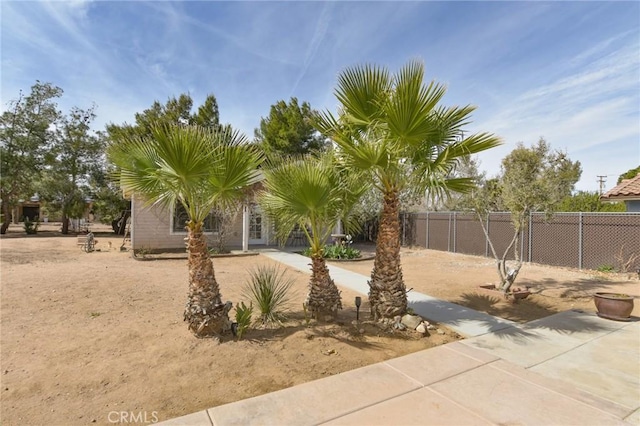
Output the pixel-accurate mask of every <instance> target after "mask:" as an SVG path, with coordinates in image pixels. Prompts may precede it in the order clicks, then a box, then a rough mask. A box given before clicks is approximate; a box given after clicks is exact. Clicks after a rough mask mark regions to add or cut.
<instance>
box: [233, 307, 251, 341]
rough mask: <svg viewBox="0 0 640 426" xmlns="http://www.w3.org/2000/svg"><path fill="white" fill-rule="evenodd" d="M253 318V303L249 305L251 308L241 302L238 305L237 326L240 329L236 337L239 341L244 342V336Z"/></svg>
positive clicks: (237, 330)
mask: <svg viewBox="0 0 640 426" xmlns="http://www.w3.org/2000/svg"><path fill="white" fill-rule="evenodd" d="M252 316H253V303H249V306H247V305H245V304H244V302H240V304H239V305H236V324H237V325H238V328H237V329H236V336H237V337H238V340H242V336H244V333H245V332H246V331H247V330H248V329H249V326H251V317H252Z"/></svg>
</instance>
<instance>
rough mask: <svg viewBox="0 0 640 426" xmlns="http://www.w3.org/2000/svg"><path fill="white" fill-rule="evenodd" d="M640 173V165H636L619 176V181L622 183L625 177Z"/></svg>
mask: <svg viewBox="0 0 640 426" xmlns="http://www.w3.org/2000/svg"><path fill="white" fill-rule="evenodd" d="M638 173H640V166H638V167H636V168H635V169H630V170H627V171H626V172H624V173H623V174H621V175H620V176H619V177H618V183H619V184H620V183H622V181H623V180H625V179H632V178H634V177H636V176H637V175H638Z"/></svg>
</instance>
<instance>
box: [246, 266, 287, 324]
mask: <svg viewBox="0 0 640 426" xmlns="http://www.w3.org/2000/svg"><path fill="white" fill-rule="evenodd" d="M249 274H250V275H251V279H250V281H249V282H247V284H246V286H245V293H246V294H247V296H248V297H249V298H250V299H251V300H252V301H253V302H255V305H256V307H257V308H258V309H259V310H260V321H261V322H262V324H263V325H267V324H269V323H276V324H282V320H284V319H285V316H284V314H283V311H284V310H285V309H286V306H287V304H288V302H289V291H290V290H291V286H292V285H293V279H291V278H289V277H286V276H285V275H286V271H285V270H280V268H279V267H277V266H258V267H257V268H255V269H253V270H251V271H249Z"/></svg>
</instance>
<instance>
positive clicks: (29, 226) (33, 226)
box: [24, 217, 40, 235]
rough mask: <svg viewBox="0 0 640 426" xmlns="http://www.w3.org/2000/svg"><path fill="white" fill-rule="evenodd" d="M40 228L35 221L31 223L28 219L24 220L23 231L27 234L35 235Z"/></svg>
mask: <svg viewBox="0 0 640 426" xmlns="http://www.w3.org/2000/svg"><path fill="white" fill-rule="evenodd" d="M39 227H40V221H39V220H38V219H36V221H35V222H32V221H31V219H29V218H28V217H27V218H25V219H24V231H25V232H26V233H27V234H29V235H32V234H37V233H38V228H39Z"/></svg>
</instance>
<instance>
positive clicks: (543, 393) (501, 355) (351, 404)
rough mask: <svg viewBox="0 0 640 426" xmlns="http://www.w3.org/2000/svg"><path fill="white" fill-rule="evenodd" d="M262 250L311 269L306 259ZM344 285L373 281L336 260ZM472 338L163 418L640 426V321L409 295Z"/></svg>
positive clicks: (360, 286) (359, 286) (218, 424)
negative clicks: (481, 308) (477, 306)
mask: <svg viewBox="0 0 640 426" xmlns="http://www.w3.org/2000/svg"><path fill="white" fill-rule="evenodd" d="M263 254H265V255H267V256H269V257H271V258H274V259H276V260H278V261H280V262H283V263H285V264H287V265H289V266H291V267H294V268H297V269H300V270H307V269H308V265H307V264H308V259H306V258H304V257H302V256H299V255H295V254H292V253H283V252H277V251H268V252H263ZM330 271H331V276H332V277H333V278H334V280H335V282H336V284H338V285H339V286H341V287H348V288H350V289H352V290H355V291H358V292H360V293H362V294H366V293H367V291H368V286H367V284H366V281H367V278H366V277H364V276H362V275H360V274H355V273H352V272H349V271H345V270H344V269H341V268H337V267H335V266H333V265H332V266H331V267H330ZM409 295H410V296H411V297H410V303H411V306H412V307H413V308H414V309H415V310H416V312H417V313H419V314H420V315H422V316H424V317H426V318H429V319H432V320H435V321H438V322H442V323H445V324H447V325H448V326H450V327H452V328H454V329H456V330H457V331H458V332H459V333H460V334H462V335H465V336H469V338H467V339H465V340H463V341H459V342H454V343H450V344H447V345H443V346H439V347H436V348H432V349H428V350H424V351H421V352H417V353H414V354H410V355H406V356H404V357H400V358H396V359H392V360H388V361H386V362H382V363H378V364H374V365H370V366H367V367H363V368H360V369H357V370H352V371H348V372H345V373H342V374H337V375H335V376H331V377H327V378H324V379H320V380H316V381H313V382H308V383H304V384H301V385H298V386H294V387H291V388H287V389H283V390H280V391H277V392H273V393H269V394H265V395H261V396H258V397H255V398H250V399H246V400H242V401H237V402H234V403H231V404H226V405H222V406H218V407H214V408H210V409H208V410H204V411H200V412H197V413H193V414H190V415H188V416H184V417H180V418H176V419H172V420H169V421H167V422H164V423H162V424H163V425H207V426H209V425H215V426H226V425H252V424H255V425H317V424H332V425H441V424H442V425H476V424H480V425H499V424H514V425H515V424H517V425H527V424H529V425H629V424H631V425H640V322H639V321H632V322H628V323H625V322H615V321H609V320H605V319H601V318H598V317H597V316H595V315H593V314H587V313H582V312H576V311H568V312H563V313H560V314H556V315H553V316H550V317H547V318H543V319H541V320H538V321H533V322H530V323H527V324H524V325H518V324H514V323H512V322H509V321H504V320H501V319H499V318H494V317H490V316H489V315H486V314H483V313H480V312H475V311H472V310H470V309H467V308H464V307H461V306H458V305H455V304H452V303H448V302H444V301H440V300H438V299H434V298H432V297H430V296H427V295H423V294H419V293H414V292H411V293H409Z"/></svg>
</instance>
